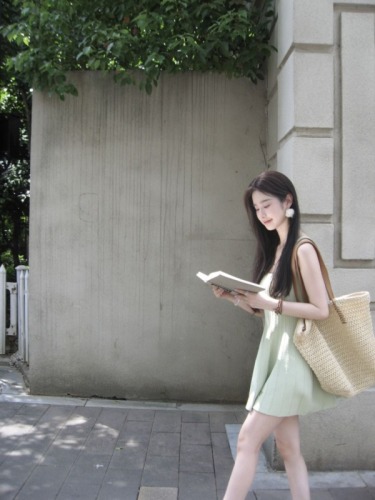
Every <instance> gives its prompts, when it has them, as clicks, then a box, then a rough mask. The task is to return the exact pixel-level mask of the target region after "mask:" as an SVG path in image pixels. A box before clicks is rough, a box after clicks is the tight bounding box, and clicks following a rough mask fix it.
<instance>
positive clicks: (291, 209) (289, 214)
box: [285, 208, 294, 219]
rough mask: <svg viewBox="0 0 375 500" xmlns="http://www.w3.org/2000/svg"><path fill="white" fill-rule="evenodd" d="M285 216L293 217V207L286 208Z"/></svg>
mask: <svg viewBox="0 0 375 500" xmlns="http://www.w3.org/2000/svg"><path fill="white" fill-rule="evenodd" d="M285 217H288V218H289V219H293V217H294V208H287V209H286V210H285Z"/></svg>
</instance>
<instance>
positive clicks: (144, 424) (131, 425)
mask: <svg viewBox="0 0 375 500" xmlns="http://www.w3.org/2000/svg"><path fill="white" fill-rule="evenodd" d="M152 424H153V421H152V420H150V421H148V420H146V421H142V420H141V421H134V422H133V421H126V422H125V424H124V426H123V428H122V429H121V431H120V433H119V438H120V439H121V438H123V437H124V436H125V437H128V436H132V435H133V436H140V435H146V436H148V437H149V436H150V434H151V429H152Z"/></svg>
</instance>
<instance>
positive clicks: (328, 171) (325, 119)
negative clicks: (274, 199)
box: [266, 0, 375, 470]
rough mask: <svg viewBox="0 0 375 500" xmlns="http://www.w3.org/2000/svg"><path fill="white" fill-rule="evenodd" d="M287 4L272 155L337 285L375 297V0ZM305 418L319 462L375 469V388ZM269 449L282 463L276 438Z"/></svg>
mask: <svg viewBox="0 0 375 500" xmlns="http://www.w3.org/2000/svg"><path fill="white" fill-rule="evenodd" d="M278 11H279V18H278V23H277V26H276V30H275V32H274V43H275V44H276V46H277V47H278V53H277V54H274V55H273V56H272V58H271V59H270V61H269V71H268V75H269V80H268V117H269V126H268V141H267V143H268V161H269V163H270V164H271V165H272V167H273V168H276V169H279V170H281V171H283V172H285V173H286V174H287V175H289V176H290V177H291V178H292V179H293V182H294V183H295V185H296V188H297V192H298V194H299V198H300V204H301V209H302V212H303V222H304V224H303V226H304V229H305V231H306V232H307V233H308V234H309V235H311V236H312V237H313V238H314V239H315V240H316V241H317V242H318V244H319V246H320V247H321V249H322V253H323V255H324V257H325V260H326V263H327V265H328V266H329V268H330V272H331V278H332V283H333V288H334V291H335V293H336V294H337V295H342V294H345V293H349V292H354V291H358V290H369V291H370V294H371V298H372V301H374V298H375V231H374V227H375V210H374V209H375V189H374V188H375V170H374V158H375V141H374V137H375V118H374V117H375V93H374V88H375V46H374V40H375V37H374V29H375V0H371V1H365V2H363V1H356V0H341V1H333V0H317V1H314V2H311V1H310V0H279V2H278ZM373 305H374V302H372V306H373ZM374 319H375V318H374ZM301 421H302V422H301V425H302V444H303V449H304V454H305V456H306V459H307V462H308V465H309V467H310V468H312V469H316V470H325V469H352V468H359V469H366V468H374V467H375V463H374V439H373V435H374V421H375V390H369V391H367V392H366V393H365V394H363V395H361V396H360V397H357V398H354V399H352V400H350V401H346V402H345V403H343V404H342V405H340V406H339V407H338V408H337V409H335V410H333V411H331V412H322V413H317V414H313V415H309V416H308V417H304V418H302V419H301ZM349 428H350V435H348V429H349ZM266 450H267V453H268V456H269V459H270V460H271V462H272V463H273V465H274V466H275V467H279V466H280V465H281V460H280V458H279V457H278V455H277V453H276V450H275V446H274V442H273V439H271V440H269V442H268V445H267V446H266Z"/></svg>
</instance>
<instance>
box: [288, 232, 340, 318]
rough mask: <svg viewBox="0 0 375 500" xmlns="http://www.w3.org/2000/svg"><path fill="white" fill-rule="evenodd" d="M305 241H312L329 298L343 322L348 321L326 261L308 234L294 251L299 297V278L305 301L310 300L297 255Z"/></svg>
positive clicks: (298, 242) (300, 240) (295, 290)
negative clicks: (338, 303) (339, 304)
mask: <svg viewBox="0 0 375 500" xmlns="http://www.w3.org/2000/svg"><path fill="white" fill-rule="evenodd" d="M303 243H310V244H311V245H312V246H313V247H314V248H315V251H316V254H317V256H318V260H319V265H320V270H321V272H322V276H323V280H324V284H325V287H326V290H327V294H328V298H329V299H330V301H331V302H332V305H333V307H334V308H335V310H336V312H337V314H338V315H339V317H340V320H341V323H346V321H345V317H344V315H343V314H342V312H341V311H340V309H339V307H338V306H337V304H336V302H335V296H334V294H333V290H332V285H331V280H330V279H329V274H328V270H327V267H326V265H325V263H324V260H323V257H322V255H321V253H320V251H319V248H318V247H317V246H316V244H315V242H314V241H313V240H312V239H311V238H308V237H307V236H301V238H299V239H298V240H297V243H296V244H295V246H294V248H293V253H292V280H293V288H294V293H295V295H296V297H297V299H298V286H297V280H298V281H299V282H300V284H301V288H302V295H303V300H305V301H307V300H308V296H307V292H306V288H305V284H304V282H303V279H302V275H301V270H300V268H299V264H298V257H297V251H298V248H299V247H300V246H301V245H303Z"/></svg>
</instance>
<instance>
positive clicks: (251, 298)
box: [236, 290, 278, 310]
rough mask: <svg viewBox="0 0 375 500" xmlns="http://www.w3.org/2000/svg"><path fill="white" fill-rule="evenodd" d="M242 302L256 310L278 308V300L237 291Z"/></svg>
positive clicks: (263, 295)
mask: <svg viewBox="0 0 375 500" xmlns="http://www.w3.org/2000/svg"><path fill="white" fill-rule="evenodd" d="M236 293H237V294H238V295H237V296H238V297H240V301H241V302H243V303H244V304H245V305H247V306H248V307H250V308H251V309H255V310H265V309H266V310H273V309H275V308H276V307H277V304H278V300H277V299H274V298H273V297H270V296H269V295H266V294H262V293H253V292H245V291H244V290H236Z"/></svg>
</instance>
